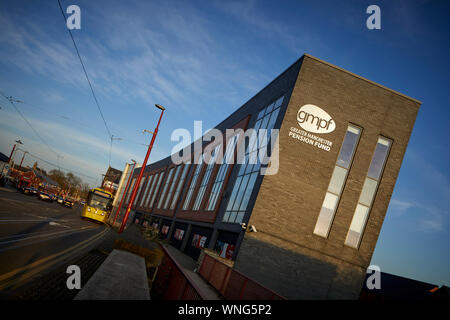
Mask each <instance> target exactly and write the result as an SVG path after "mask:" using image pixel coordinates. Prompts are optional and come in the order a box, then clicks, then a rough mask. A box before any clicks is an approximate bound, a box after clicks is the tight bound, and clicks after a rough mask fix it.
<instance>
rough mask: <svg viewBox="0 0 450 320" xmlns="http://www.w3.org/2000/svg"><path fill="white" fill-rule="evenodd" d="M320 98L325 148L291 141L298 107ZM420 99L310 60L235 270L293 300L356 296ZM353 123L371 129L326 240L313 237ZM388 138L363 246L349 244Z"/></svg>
mask: <svg viewBox="0 0 450 320" xmlns="http://www.w3.org/2000/svg"><path fill="white" fill-rule="evenodd" d="M304 104H314V105H316V106H319V107H320V108H322V109H323V110H325V111H326V112H327V113H329V114H330V115H331V116H332V118H333V120H334V121H335V123H336V129H335V130H334V131H333V132H331V133H328V134H317V136H320V137H322V138H325V139H327V140H330V141H332V142H333V145H332V147H331V150H330V151H328V152H327V151H325V150H322V149H319V148H316V147H314V146H311V145H308V144H305V143H303V142H300V141H298V140H297V139H293V138H291V137H289V135H288V134H289V130H290V128H291V127H295V128H299V129H300V127H299V125H298V123H297V112H298V110H299V108H300V107H301V106H303V105H304ZM419 106H420V103H419V102H417V101H415V100H413V99H410V98H407V97H405V96H403V95H401V94H398V93H395V92H393V91H391V90H389V89H386V88H383V87H381V86H379V85H376V84H374V83H372V82H370V81H367V80H365V79H362V78H360V77H358V76H355V75H353V74H350V73H348V72H346V71H343V70H341V69H339V68H337V67H334V66H331V65H329V64H327V63H324V62H322V61H320V60H317V59H315V58H312V57H310V56H305V57H304V60H303V63H302V66H301V69H300V72H299V75H298V79H297V82H296V84H295V87H294V90H293V92H292V95H291V99H290V101H289V104H288V108H287V111H286V114H285V116H284V120H283V123H282V125H281V128H280V135H279V143H280V168H279V171H278V173H277V174H276V175H273V176H266V177H264V180H263V182H262V185H261V187H260V190H259V193H258V197H257V199H256V202H255V205H254V208H253V212H252V214H251V217H250V220H249V224H253V225H255V226H256V229H257V230H258V232H257V233H248V234H246V236H245V237H244V240H243V242H242V244H241V247H240V250H239V254H238V257H237V260H236V265H235V267H236V268H237V270H239V271H242V272H243V273H244V274H248V275H249V276H251V277H253V278H255V279H256V280H257V281H259V282H261V283H262V284H263V285H265V286H268V287H269V288H271V289H273V290H274V291H277V292H279V293H280V294H282V295H284V296H286V297H287V298H294V299H295V298H315V299H317V298H319V299H324V298H357V297H358V295H359V290H360V289H361V285H362V281H363V279H364V274H365V270H366V268H367V266H368V265H369V262H370V260H371V257H372V253H373V250H374V248H375V245H376V242H377V239H378V235H379V232H380V229H381V226H382V223H383V220H384V216H385V214H386V210H387V207H388V205H389V200H390V197H391V194H392V191H393V188H394V185H395V181H396V179H397V175H398V172H399V170H400V166H401V162H402V159H403V155H404V153H405V150H406V147H407V143H408V140H409V137H410V134H411V131H412V128H413V125H414V121H415V118H416V115H417V111H418V108H419ZM349 122H351V123H353V124H356V125H358V126H360V127H362V128H363V131H362V135H361V138H360V141H359V145H358V148H357V150H356V154H355V156H354V161H353V164H352V166H351V168H350V171H349V174H348V177H347V182H346V184H345V185H344V189H343V192H342V194H341V199H340V202H339V205H338V208H337V211H336V214H335V219H334V221H333V225H332V228H331V231H330V234H329V236H328V238H327V239H325V238H322V237H319V236H316V235H314V234H313V230H314V226H315V224H316V221H317V217H318V214H319V211H320V208H321V205H322V202H323V199H324V196H325V193H326V190H327V187H328V184H329V182H330V178H331V174H332V172H333V168H334V165H335V163H336V160H337V156H338V153H339V150H340V146H341V143H342V141H343V138H344V135H345V132H346V129H347V126H348V124H349ZM379 135H383V136H385V137H388V138H390V139H392V140H393V145H392V147H391V151H390V154H389V158H388V160H387V163H386V166H385V170H384V173H383V176H382V179H381V181H380V184H379V188H378V191H377V193H376V197H375V200H374V203H373V206H372V209H371V212H370V215H369V219H368V222H367V225H366V228H365V232H364V235H363V237H362V240H361V244H360V247H359V248H358V249H354V248H350V247H347V246H345V245H344V241H345V237H346V235H347V232H348V229H349V226H350V223H351V220H352V217H353V213H354V210H355V207H356V203H357V201H358V198H359V195H360V192H361V189H362V186H363V182H364V179H365V177H366V174H367V170H368V167H369V164H370V161H371V159H372V155H373V152H374V149H375V146H376V143H377V139H378V136H379Z"/></svg>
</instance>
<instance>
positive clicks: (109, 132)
mask: <svg viewBox="0 0 450 320" xmlns="http://www.w3.org/2000/svg"><path fill="white" fill-rule="evenodd" d="M58 5H59V9H61V14H62V15H63V18H64V24H66V21H67V18H66V14H65V13H64V9H63V8H62V5H61V2H60V0H58ZM67 31H68V32H69V35H70V38H71V39H72V42H73V45H74V47H75V51H76V52H77V55H78V59H79V60H80V63H81V66H82V68H83V71H84V75H85V76H86V80H87V82H88V83H89V87H90V88H91V92H92V96H93V97H94V100H95V104H96V105H97V109H98V111H99V112H100V116H101V117H102V119H103V123H104V124H105V128H106V131H108V136H109V139H111V137H112V134H111V131H110V130H109V128H108V125H107V123H106V120H105V117H104V116H103V112H102V109H101V108H100V104H99V102H98V100H97V96H96V95H95V92H94V88H93V87H92V84H91V80H89V76H88V74H87V71H86V68H85V66H84V63H83V59H81V55H80V52H79V51H78V47H77V44H76V42H75V39H74V37H73V35H72V32H71V31H70V29H69V28H67Z"/></svg>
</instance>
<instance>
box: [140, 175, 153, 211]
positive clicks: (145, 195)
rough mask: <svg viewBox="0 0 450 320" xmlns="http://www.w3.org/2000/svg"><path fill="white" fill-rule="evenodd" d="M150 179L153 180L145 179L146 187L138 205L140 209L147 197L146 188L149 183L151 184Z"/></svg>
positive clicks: (150, 177)
mask: <svg viewBox="0 0 450 320" xmlns="http://www.w3.org/2000/svg"><path fill="white" fill-rule="evenodd" d="M152 178H153V176H149V177H147V185H146V186H145V190H144V193H143V194H142V197H141V203H140V204H139V206H140V207H142V205H143V204H144V200H145V199H146V198H147V195H148V193H147V192H148V188H149V187H150V183H151V182H152Z"/></svg>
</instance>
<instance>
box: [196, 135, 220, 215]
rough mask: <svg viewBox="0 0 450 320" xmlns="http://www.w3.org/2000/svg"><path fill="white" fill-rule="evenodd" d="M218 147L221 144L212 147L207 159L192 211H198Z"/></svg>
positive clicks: (214, 162)
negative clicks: (209, 156)
mask: <svg viewBox="0 0 450 320" xmlns="http://www.w3.org/2000/svg"><path fill="white" fill-rule="evenodd" d="M220 147H221V145H220V144H219V145H218V146H216V147H215V148H214V150H213V152H212V153H211V159H210V160H209V163H208V165H207V166H206V169H205V173H204V174H203V179H202V182H201V183H200V187H199V189H198V192H197V198H196V199H195V202H194V206H193V207H192V210H193V211H198V209H200V205H201V203H202V200H203V196H204V195H205V191H206V187H207V186H208V182H209V178H210V177H211V173H212V171H213V169H214V165H215V164H216V158H217V153H218V152H219V149H220Z"/></svg>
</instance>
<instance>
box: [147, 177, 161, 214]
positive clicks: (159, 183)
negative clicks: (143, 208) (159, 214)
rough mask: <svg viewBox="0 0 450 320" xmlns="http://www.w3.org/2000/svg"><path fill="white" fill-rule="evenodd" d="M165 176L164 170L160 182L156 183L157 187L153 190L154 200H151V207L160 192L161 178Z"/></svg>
mask: <svg viewBox="0 0 450 320" xmlns="http://www.w3.org/2000/svg"><path fill="white" fill-rule="evenodd" d="M163 177H164V171H163V172H161V174H160V175H159V179H158V182H157V184H156V188H155V190H154V191H153V195H152V200H151V201H150V204H149V207H150V208H151V207H153V203H154V202H155V198H156V195H157V194H158V190H159V186H160V185H161V180H162V178H163Z"/></svg>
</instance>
